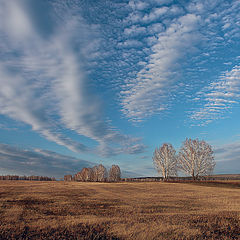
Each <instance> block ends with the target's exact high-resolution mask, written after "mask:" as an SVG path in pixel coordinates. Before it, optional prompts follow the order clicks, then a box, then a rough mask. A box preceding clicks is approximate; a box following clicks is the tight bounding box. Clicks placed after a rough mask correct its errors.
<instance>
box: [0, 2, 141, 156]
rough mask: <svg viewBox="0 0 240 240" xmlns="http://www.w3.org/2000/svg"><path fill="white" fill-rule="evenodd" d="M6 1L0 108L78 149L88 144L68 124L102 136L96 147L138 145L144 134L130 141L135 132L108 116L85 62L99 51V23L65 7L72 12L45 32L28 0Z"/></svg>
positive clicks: (105, 151)
mask: <svg viewBox="0 0 240 240" xmlns="http://www.w3.org/2000/svg"><path fill="white" fill-rule="evenodd" d="M1 7H2V8H1V9H2V10H1V12H0V17H1V19H5V21H2V22H1V23H0V35H1V37H2V39H4V41H3V44H2V47H1V53H0V54H1V68H0V74H1V76H0V83H1V86H2V88H1V91H0V100H1V109H0V113H1V114H4V115H7V116H9V117H11V118H14V119H15V120H20V121H22V122H24V123H26V124H29V125H30V126H32V129H33V130H34V131H37V132H39V133H40V134H41V135H43V136H44V137H45V138H47V139H48V140H50V141H53V142H56V143H57V144H60V145H63V146H66V147H67V148H69V149H70V150H72V151H75V152H81V151H86V150H88V147H87V146H85V145H84V144H83V143H79V142H78V141H73V140H72V139H70V138H69V137H67V136H65V135H64V133H63V130H64V129H70V130H72V131H74V132H76V133H78V134H79V135H83V136H85V137H88V138H90V139H93V140H95V141H97V142H98V143H99V151H97V150H95V153H100V154H102V155H111V154H115V153H116V152H117V153H131V151H128V149H127V148H126V147H124V145H125V144H126V143H128V144H129V145H131V144H132V147H133V148H134V149H135V148H136V144H138V142H139V141H140V140H139V139H136V142H135V143H134V144H133V143H130V142H131V140H130V139H131V137H129V136H126V135H123V134H121V133H120V132H118V131H116V130H115V129H113V127H111V125H110V123H108V122H107V121H106V120H105V118H104V115H103V114H102V112H103V109H102V104H101V100H100V99H99V98H98V97H97V96H96V94H95V93H94V91H92V90H91V87H90V82H91V81H90V80H89V79H88V76H87V73H86V71H85V69H84V68H85V67H86V66H85V64H84V62H87V61H88V60H89V59H90V58H91V57H90V56H92V55H93V56H94V52H95V53H97V51H98V46H97V42H98V41H97V40H96V41H94V44H95V46H94V47H93V45H92V42H91V41H89V40H90V38H91V37H95V34H96V31H97V30H96V27H95V26H93V25H88V24H87V23H86V22H85V21H84V20H83V19H82V17H81V16H75V17H73V16H71V13H68V12H67V11H66V14H70V17H69V16H68V15H66V16H65V18H64V16H62V18H64V19H63V20H62V22H60V23H59V22H57V21H56V22H54V21H53V22H52V23H51V24H53V25H55V27H54V29H55V30H54V31H53V32H51V33H49V34H48V37H47V38H43V37H42V36H41V34H40V33H39V32H38V28H37V27H36V26H34V25H33V21H32V19H31V17H30V16H29V14H28V12H27V11H26V8H25V6H24V4H21V3H19V2H18V1H11V2H9V1H3V2H2V3H1ZM22 26H24V28H23V31H19V29H22ZM66 31H67V34H66ZM79 32H80V33H79ZM79 34H81V36H80V35H79ZM108 145H109V146H108ZM114 145H116V146H114ZM106 146H107V147H106ZM139 146H140V144H139ZM129 147H130V148H131V146H129ZM116 149H117V150H116ZM120 149H122V151H120ZM143 149H144V146H143V145H142V150H143ZM100 150H101V151H100ZM125 150H126V151H125Z"/></svg>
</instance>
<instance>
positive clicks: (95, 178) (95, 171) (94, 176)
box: [92, 166, 98, 182]
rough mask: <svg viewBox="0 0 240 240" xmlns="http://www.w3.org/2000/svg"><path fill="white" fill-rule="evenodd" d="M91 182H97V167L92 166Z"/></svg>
mask: <svg viewBox="0 0 240 240" xmlns="http://www.w3.org/2000/svg"><path fill="white" fill-rule="evenodd" d="M92 181H93V182H97V181H98V166H94V167H93V168H92Z"/></svg>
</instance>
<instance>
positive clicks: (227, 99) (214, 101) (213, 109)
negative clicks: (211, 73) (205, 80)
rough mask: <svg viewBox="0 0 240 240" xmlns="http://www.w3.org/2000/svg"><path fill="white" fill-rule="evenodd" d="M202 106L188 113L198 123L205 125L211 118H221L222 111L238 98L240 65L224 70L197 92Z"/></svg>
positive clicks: (239, 92)
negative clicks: (219, 75) (217, 78)
mask: <svg viewBox="0 0 240 240" xmlns="http://www.w3.org/2000/svg"><path fill="white" fill-rule="evenodd" d="M197 95H198V97H199V99H200V102H203V107H202V108H200V109H199V110H195V111H194V112H192V113H191V114H190V118H191V119H192V120H194V122H197V124H198V125H205V124H208V123H210V122H212V121H213V120H216V119H219V118H223V117H224V112H226V110H227V109H231V108H232V105H233V104H236V103H239V99H240V66H235V67H234V68H233V69H232V70H231V71H229V72H228V71H227V72H224V73H223V74H222V76H221V77H220V78H219V80H217V81H215V82H212V83H211V84H210V85H209V86H208V87H205V88H203V90H202V91H200V92H198V93H197ZM198 101H199V100H198Z"/></svg>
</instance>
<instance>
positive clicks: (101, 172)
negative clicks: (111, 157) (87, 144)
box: [94, 164, 107, 182]
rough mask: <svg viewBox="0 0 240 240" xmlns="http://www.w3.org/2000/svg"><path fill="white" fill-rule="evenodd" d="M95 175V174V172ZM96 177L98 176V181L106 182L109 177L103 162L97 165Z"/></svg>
mask: <svg viewBox="0 0 240 240" xmlns="http://www.w3.org/2000/svg"><path fill="white" fill-rule="evenodd" d="M94 176H95V174H94ZM96 176H97V177H96V178H97V181H98V182H104V181H105V180H106V178H107V169H106V168H105V167H104V166H103V165H102V164H99V165H98V166H97V167H96Z"/></svg>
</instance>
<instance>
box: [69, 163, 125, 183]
mask: <svg viewBox="0 0 240 240" xmlns="http://www.w3.org/2000/svg"><path fill="white" fill-rule="evenodd" d="M120 180H121V170H120V167H119V166H118V165H112V167H111V168H110V170H109V172H108V171H107V169H106V168H105V167H104V166H103V165H102V164H99V165H97V166H94V167H93V168H83V169H82V170H81V171H80V172H78V173H76V174H75V175H74V176H72V175H65V176H64V181H80V182H118V181H120Z"/></svg>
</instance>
